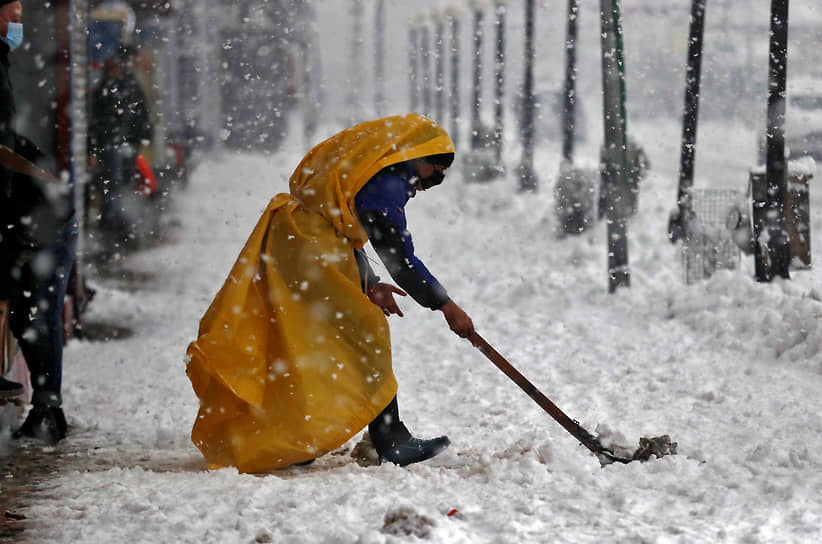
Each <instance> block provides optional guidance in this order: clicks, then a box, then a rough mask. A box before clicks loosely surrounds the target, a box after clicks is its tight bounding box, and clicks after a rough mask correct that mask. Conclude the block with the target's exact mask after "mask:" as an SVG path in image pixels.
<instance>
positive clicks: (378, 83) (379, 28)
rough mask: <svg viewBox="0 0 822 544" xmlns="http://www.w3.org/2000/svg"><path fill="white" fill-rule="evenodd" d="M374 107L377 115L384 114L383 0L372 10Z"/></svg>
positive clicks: (379, 0)
mask: <svg viewBox="0 0 822 544" xmlns="http://www.w3.org/2000/svg"><path fill="white" fill-rule="evenodd" d="M374 26H375V27H376V28H375V44H374V63H375V65H374V109H376V111H377V117H382V116H383V115H384V114H385V2H384V0H377V6H376V10H375V12H374Z"/></svg>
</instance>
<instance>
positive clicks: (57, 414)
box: [13, 404, 68, 445]
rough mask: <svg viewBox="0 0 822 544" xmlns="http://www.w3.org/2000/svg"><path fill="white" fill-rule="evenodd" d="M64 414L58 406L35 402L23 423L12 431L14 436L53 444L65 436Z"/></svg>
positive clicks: (66, 427) (66, 428)
mask: <svg viewBox="0 0 822 544" xmlns="http://www.w3.org/2000/svg"><path fill="white" fill-rule="evenodd" d="M67 430H68V426H67V425H66V416H65V415H64V414H63V409H62V408H60V407H59V406H49V405H46V404H35V405H34V406H32V407H31V410H29V415H28V416H27V417H26V420H25V421H24V422H23V425H22V426H21V427H20V428H19V429H17V430H16V431H15V432H14V435H13V436H14V438H23V437H28V438H36V439H38V440H42V441H43V442H46V443H47V444H50V445H54V444H56V443H58V442H59V441H60V440H62V439H64V438H65V437H66V431H67Z"/></svg>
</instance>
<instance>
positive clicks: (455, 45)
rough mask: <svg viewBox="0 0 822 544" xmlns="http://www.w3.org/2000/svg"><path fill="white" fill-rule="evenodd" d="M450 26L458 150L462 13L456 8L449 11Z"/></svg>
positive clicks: (453, 135) (453, 128)
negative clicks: (460, 18) (460, 17)
mask: <svg viewBox="0 0 822 544" xmlns="http://www.w3.org/2000/svg"><path fill="white" fill-rule="evenodd" d="M446 11H447V16H448V24H449V26H450V27H451V36H450V38H451V46H450V50H451V55H450V58H451V92H450V94H449V98H450V107H451V140H452V141H453V142H454V147H455V148H456V147H457V146H458V145H459V144H458V142H459V124H460V87H459V82H460V46H459V36H460V20H459V16H460V12H459V9H458V8H456V7H450V8H448V9H447V10H446Z"/></svg>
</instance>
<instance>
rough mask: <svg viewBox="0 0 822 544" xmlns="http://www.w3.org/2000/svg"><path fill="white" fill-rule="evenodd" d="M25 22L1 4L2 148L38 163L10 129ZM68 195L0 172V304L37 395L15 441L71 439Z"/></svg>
mask: <svg viewBox="0 0 822 544" xmlns="http://www.w3.org/2000/svg"><path fill="white" fill-rule="evenodd" d="M22 15H23V7H22V4H21V3H20V2H19V1H12V2H10V1H8V0H0V144H2V145H5V146H7V147H9V148H11V149H13V150H14V151H15V152H17V153H18V154H19V155H21V156H22V157H24V158H26V159H28V160H29V161H31V162H34V163H35V164H37V163H38V162H39V161H42V160H43V159H45V158H46V156H45V154H44V153H43V152H42V151H41V150H39V149H38V148H37V146H36V145H35V144H34V143H33V142H32V141H31V140H29V139H28V138H25V137H24V136H22V135H19V134H15V131H14V127H13V117H14V115H15V102H14V97H13V96H12V86H11V81H10V79H9V56H10V55H9V53H10V52H11V51H12V50H13V49H16V48H17V47H19V45H20V43H21V41H22V28H21V27H22V23H21V20H22ZM67 189H68V190H66V191H59V192H58V194H52V193H51V192H49V191H48V190H45V189H44V187H43V186H42V185H40V184H38V182H37V180H35V179H33V178H31V177H29V176H27V175H25V174H21V173H19V172H10V171H9V170H7V169H5V168H3V167H2V165H0V217H2V218H3V220H2V222H0V300H6V301H8V308H9V311H8V323H9V327H10V329H11V332H12V334H14V336H15V337H16V339H17V343H18V345H19V347H20V351H21V352H22V353H23V356H24V357H25V360H26V366H27V367H28V370H29V374H30V383H31V392H32V395H31V409H30V410H29V412H28V414H27V416H26V419H25V421H24V422H23V424H22V425H21V426H20V428H18V429H17V430H16V431H14V433H13V434H12V436H13V437H14V438H35V439H38V440H42V441H45V442H47V443H49V444H55V443H57V442H59V441H60V440H62V439H63V438H64V437H65V436H66V432H67V424H66V418H65V415H64V414H63V408H62V396H61V389H62V373H63V323H62V311H63V300H64V297H65V294H66V287H67V283H68V277H69V272H70V270H71V265H72V262H73V261H74V252H75V248H76V240H77V222H76V219H75V217H74V215H75V214H74V205H73V204H74V203H73V192H72V191H71V189H70V180H69V184H67ZM8 383H13V382H8ZM3 387H4V384H3V383H2V382H0V389H2V388H3ZM3 396H4V395H3V394H2V393H0V402H2V400H3V399H2V397H3ZM6 396H7V395H6Z"/></svg>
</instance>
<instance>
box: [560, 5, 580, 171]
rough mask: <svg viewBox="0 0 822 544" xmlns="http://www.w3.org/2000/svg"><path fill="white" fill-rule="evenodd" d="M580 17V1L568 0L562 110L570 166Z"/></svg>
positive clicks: (564, 146) (564, 152) (565, 153)
mask: <svg viewBox="0 0 822 544" xmlns="http://www.w3.org/2000/svg"><path fill="white" fill-rule="evenodd" d="M578 16H579V1H578V0H568V27H567V34H566V38H565V97H564V98H565V107H564V108H563V110H562V159H563V160H564V161H565V162H567V163H568V164H573V162H574V129H575V115H576V102H577V100H576V81H577V53H576V51H577V17H578Z"/></svg>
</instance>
